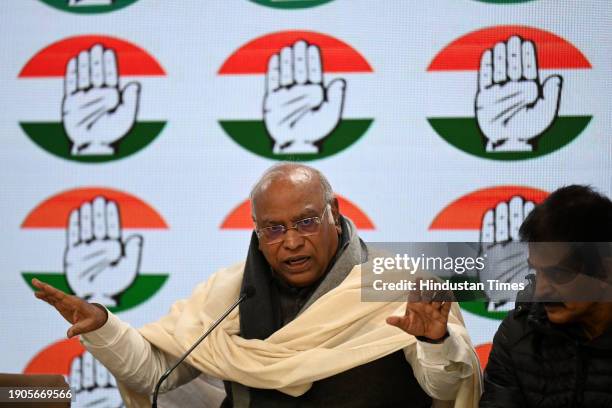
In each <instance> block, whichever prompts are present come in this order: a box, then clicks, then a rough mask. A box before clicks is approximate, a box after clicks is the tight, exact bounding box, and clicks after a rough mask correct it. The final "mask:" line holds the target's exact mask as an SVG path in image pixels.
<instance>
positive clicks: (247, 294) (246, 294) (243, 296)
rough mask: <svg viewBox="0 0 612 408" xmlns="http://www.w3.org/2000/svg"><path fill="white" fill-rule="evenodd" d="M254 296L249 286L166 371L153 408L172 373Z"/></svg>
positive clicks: (153, 406) (157, 390)
mask: <svg viewBox="0 0 612 408" xmlns="http://www.w3.org/2000/svg"><path fill="white" fill-rule="evenodd" d="M254 294H255V288H253V287H252V286H248V287H247V288H246V289H245V291H244V292H242V294H241V295H240V297H239V298H238V300H236V301H235V302H234V303H233V304H232V305H231V306H230V307H229V308H228V309H227V310H226V311H225V313H223V314H222V315H221V317H219V318H218V319H217V320H215V321H214V322H213V324H212V325H211V326H210V327H209V328H208V330H206V332H205V333H204V334H203V335H202V336H200V338H199V339H198V340H197V341H196V342H195V343H193V345H192V346H191V347H189V349H188V350H187V351H186V352H185V353H183V355H182V356H181V357H180V358H179V359H178V361H177V362H176V363H174V365H173V366H172V367H170V368H169V369H167V370H166V372H165V373H164V374H163V375H162V376H161V377H160V378H159V381H157V384H156V385H155V391H154V392H153V402H152V403H151V408H157V395H158V394H159V387H160V386H161V385H162V383H163V382H164V381H165V380H166V378H168V376H170V374H171V373H172V371H174V369H175V368H176V367H178V366H179V365H180V364H181V363H182V362H183V360H185V358H187V356H188V355H189V354H190V353H191V352H192V351H193V350H194V349H195V348H196V347H197V346H198V345H199V344H200V343H201V342H202V340H204V339H205V338H206V337H207V336H208V335H209V334H210V333H211V332H212V331H213V330H214V329H215V327H217V326H218V325H219V323H221V322H222V321H223V319H225V318H226V317H227V316H228V315H229V314H230V313H231V312H232V310H234V309H235V308H236V307H237V306H238V305H239V304H240V303H242V301H244V300H245V299H246V298H250V297H251V296H253V295H254Z"/></svg>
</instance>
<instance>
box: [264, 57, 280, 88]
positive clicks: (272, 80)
mask: <svg viewBox="0 0 612 408" xmlns="http://www.w3.org/2000/svg"><path fill="white" fill-rule="evenodd" d="M279 86H280V57H279V56H278V54H274V55H272V56H271V57H270V60H269V61H268V74H267V75H266V90H267V92H268V93H270V92H274V91H276V90H277V89H278V87H279Z"/></svg>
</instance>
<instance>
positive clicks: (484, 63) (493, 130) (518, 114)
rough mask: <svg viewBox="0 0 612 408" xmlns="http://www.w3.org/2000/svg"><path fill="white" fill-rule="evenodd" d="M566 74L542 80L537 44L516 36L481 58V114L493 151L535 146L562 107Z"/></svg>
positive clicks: (478, 98) (477, 105)
mask: <svg viewBox="0 0 612 408" xmlns="http://www.w3.org/2000/svg"><path fill="white" fill-rule="evenodd" d="M562 85H563V79H562V78H561V77H560V76H558V75H551V76H549V77H548V78H546V80H545V81H544V82H540V79H539V74H538V65H537V55H536V50H535V45H534V44H533V42H531V41H522V40H521V39H520V38H519V37H517V36H513V37H510V39H509V40H508V42H507V43H505V42H500V43H497V44H496V45H495V47H494V48H493V49H492V50H486V51H485V52H484V53H483V54H482V58H481V60H480V71H479V74H478V92H477V94H476V103H475V109H476V118H477V120H478V126H479V127H480V131H481V132H482V134H483V135H484V137H485V138H486V139H487V144H486V150H487V151H488V152H511V151H531V150H533V147H532V142H533V141H534V140H537V138H538V137H540V136H541V135H542V134H543V133H544V131H546V130H547V129H548V128H549V127H550V126H551V125H552V123H553V122H554V120H555V119H556V117H557V113H558V111H559V101H560V99H561V88H562Z"/></svg>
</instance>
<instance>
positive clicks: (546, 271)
mask: <svg viewBox="0 0 612 408" xmlns="http://www.w3.org/2000/svg"><path fill="white" fill-rule="evenodd" d="M529 268H531V269H532V270H534V271H536V274H540V273H541V274H542V275H544V276H545V277H546V279H547V280H548V281H550V282H552V283H556V284H558V285H564V284H566V283H570V282H571V281H573V280H574V279H576V276H577V275H578V274H579V273H580V272H579V271H577V270H575V269H573V268H572V269H570V268H568V267H564V266H560V265H555V266H548V267H545V268H540V269H535V268H533V267H532V266H531V264H530V265H529Z"/></svg>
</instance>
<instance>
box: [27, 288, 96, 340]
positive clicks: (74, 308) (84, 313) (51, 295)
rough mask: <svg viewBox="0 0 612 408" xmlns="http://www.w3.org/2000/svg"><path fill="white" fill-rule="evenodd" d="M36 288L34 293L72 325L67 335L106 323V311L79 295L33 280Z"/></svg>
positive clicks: (91, 329)
mask: <svg viewBox="0 0 612 408" xmlns="http://www.w3.org/2000/svg"><path fill="white" fill-rule="evenodd" d="M32 285H34V287H35V288H36V289H38V290H37V291H36V292H34V295H35V296H36V297H37V298H39V299H41V300H44V301H45V302H47V303H49V304H50V305H51V306H53V307H54V308H55V309H56V310H57V311H58V312H60V314H61V315H62V316H63V317H64V319H66V321H68V322H69V323H70V324H72V326H71V327H70V328H69V329H68V332H67V336H68V337H69V338H70V337H73V336H77V335H79V334H83V333H88V332H90V331H93V330H96V329H99V328H100V327H102V326H103V325H104V323H106V319H107V315H106V311H105V310H103V309H102V308H100V307H97V306H95V305H92V304H91V303H88V302H86V301H84V300H83V299H81V298H79V297H78V296H74V295H68V294H66V293H64V292H62V291H61V290H59V289H56V288H54V287H53V286H51V285H49V284H47V283H44V282H41V281H39V280H38V279H33V280H32Z"/></svg>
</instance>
